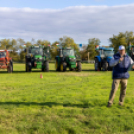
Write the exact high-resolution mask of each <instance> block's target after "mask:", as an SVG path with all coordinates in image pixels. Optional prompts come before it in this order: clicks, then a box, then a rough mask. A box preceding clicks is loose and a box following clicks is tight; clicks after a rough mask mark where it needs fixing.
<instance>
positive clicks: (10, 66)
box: [7, 61, 13, 73]
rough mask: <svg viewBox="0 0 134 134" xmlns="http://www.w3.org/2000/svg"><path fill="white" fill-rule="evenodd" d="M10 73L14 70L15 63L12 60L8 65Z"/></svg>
mask: <svg viewBox="0 0 134 134" xmlns="http://www.w3.org/2000/svg"><path fill="white" fill-rule="evenodd" d="M7 70H8V73H12V72H13V65H12V61H10V64H9V66H8V69H7Z"/></svg>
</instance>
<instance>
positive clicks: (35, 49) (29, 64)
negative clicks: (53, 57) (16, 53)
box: [25, 46, 50, 72]
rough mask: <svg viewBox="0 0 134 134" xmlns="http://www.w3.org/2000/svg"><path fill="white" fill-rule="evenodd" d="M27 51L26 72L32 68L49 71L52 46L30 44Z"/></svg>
mask: <svg viewBox="0 0 134 134" xmlns="http://www.w3.org/2000/svg"><path fill="white" fill-rule="evenodd" d="M25 52H26V56H25V59H26V60H25V61H26V63H25V64H26V72H31V71H32V69H41V70H42V71H45V72H48V71H49V59H50V47H45V46H30V47H28V48H27V49H25Z"/></svg>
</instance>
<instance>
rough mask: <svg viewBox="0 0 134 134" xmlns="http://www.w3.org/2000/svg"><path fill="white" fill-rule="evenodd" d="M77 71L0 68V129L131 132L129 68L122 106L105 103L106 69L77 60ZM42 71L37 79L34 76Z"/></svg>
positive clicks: (28, 133)
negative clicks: (108, 106)
mask: <svg viewBox="0 0 134 134" xmlns="http://www.w3.org/2000/svg"><path fill="white" fill-rule="evenodd" d="M82 68H83V71H82V72H80V73H79V72H70V71H67V72H64V73H62V72H55V71H54V65H53V64H50V72H48V73H46V72H43V73H42V72H40V71H37V70H35V71H34V72H31V73H26V72H25V66H24V64H14V73H12V74H8V73H6V72H5V71H1V72H0V78H1V79H0V134H1V133H6V134H7V133H8V134H9V133H12V134H18V133H19V134H21V133H22V134H68V133H69V134H83V133H88V134H92V133H95V134H98V133H100V134H102V133H106V134H113V133H115V134H119V133H121V134H124V133H126V134H132V133H134V113H133V112H134V105H133V104H134V97H133V95H134V72H130V75H131V77H130V79H129V83H128V89H127V95H126V99H125V104H124V106H123V107H120V106H119V105H118V98H119V90H118V91H117V93H116V97H115V101H114V105H113V107H111V108H107V107H106V105H107V101H108V97H109V93H110V90H111V83H112V79H111V73H112V72H95V71H93V65H92V64H82ZM40 74H43V79H40Z"/></svg>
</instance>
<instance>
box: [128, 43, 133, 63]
mask: <svg viewBox="0 0 134 134" xmlns="http://www.w3.org/2000/svg"><path fill="white" fill-rule="evenodd" d="M126 51H127V54H128V55H129V56H130V57H131V58H132V60H133V61H134V46H133V45H129V46H128V47H127V48H126Z"/></svg>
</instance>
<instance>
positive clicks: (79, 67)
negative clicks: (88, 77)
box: [77, 62, 81, 72]
mask: <svg viewBox="0 0 134 134" xmlns="http://www.w3.org/2000/svg"><path fill="white" fill-rule="evenodd" d="M77 71H78V72H81V62H77Z"/></svg>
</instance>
